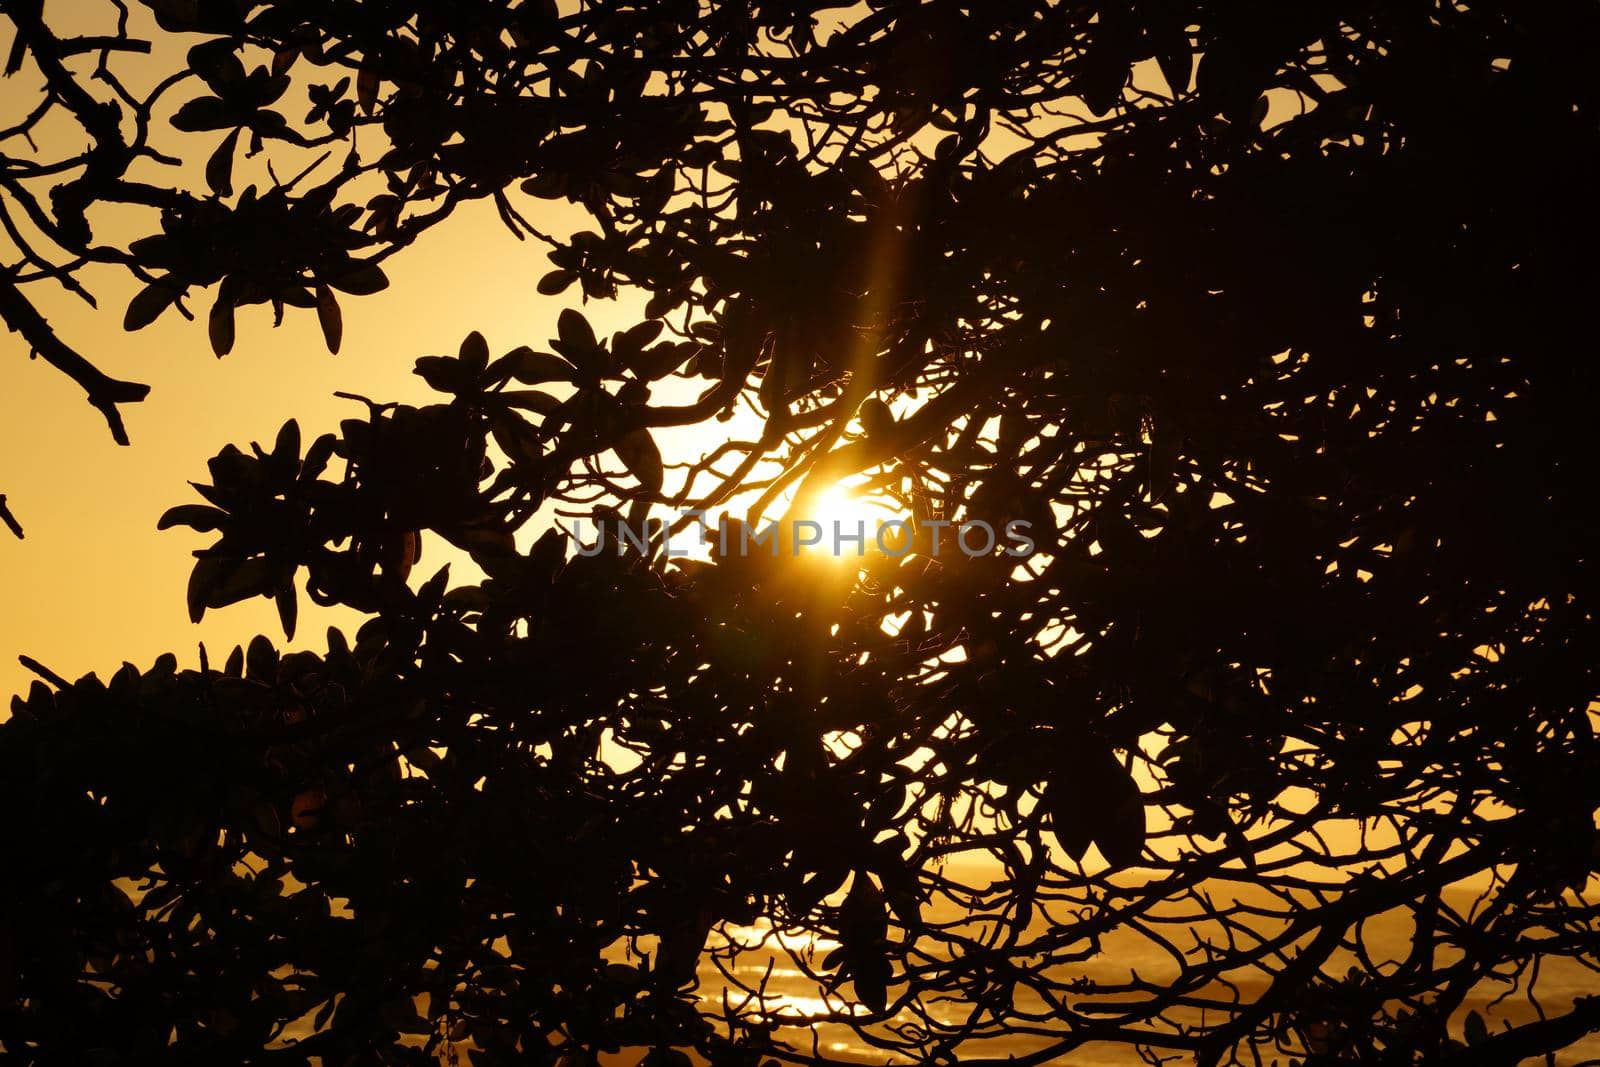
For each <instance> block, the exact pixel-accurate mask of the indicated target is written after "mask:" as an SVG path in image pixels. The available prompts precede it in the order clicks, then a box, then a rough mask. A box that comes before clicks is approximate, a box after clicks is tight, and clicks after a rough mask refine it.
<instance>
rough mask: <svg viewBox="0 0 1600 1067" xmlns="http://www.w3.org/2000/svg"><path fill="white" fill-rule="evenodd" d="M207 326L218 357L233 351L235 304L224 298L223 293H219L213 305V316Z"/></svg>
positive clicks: (212, 346)
mask: <svg viewBox="0 0 1600 1067" xmlns="http://www.w3.org/2000/svg"><path fill="white" fill-rule="evenodd" d="M206 326H207V332H208V333H209V334H210V336H211V351H213V352H215V353H216V354H217V358H218V359H221V358H222V357H223V356H225V355H227V354H228V353H229V352H232V351H233V336H234V334H233V304H232V302H231V301H228V300H225V299H223V297H222V294H221V293H218V294H217V299H216V302H215V303H213V304H212V305H211V316H210V318H209V319H208V321H207V323H206Z"/></svg>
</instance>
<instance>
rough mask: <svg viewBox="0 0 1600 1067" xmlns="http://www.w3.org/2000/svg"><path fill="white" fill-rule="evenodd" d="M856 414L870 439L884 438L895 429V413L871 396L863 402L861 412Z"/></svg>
mask: <svg viewBox="0 0 1600 1067" xmlns="http://www.w3.org/2000/svg"><path fill="white" fill-rule="evenodd" d="M856 414H857V417H858V418H860V419H861V428H862V429H863V430H865V431H866V432H867V436H868V437H882V436H883V435H884V434H886V433H888V432H889V431H891V430H893V429H894V412H893V411H890V410H889V405H888V404H885V403H884V402H883V401H882V400H880V399H879V398H878V397H875V396H869V397H867V399H865V400H863V401H862V402H861V410H860V411H858V412H857V413H856Z"/></svg>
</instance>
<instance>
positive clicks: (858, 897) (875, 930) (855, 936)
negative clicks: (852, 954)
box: [839, 871, 889, 945]
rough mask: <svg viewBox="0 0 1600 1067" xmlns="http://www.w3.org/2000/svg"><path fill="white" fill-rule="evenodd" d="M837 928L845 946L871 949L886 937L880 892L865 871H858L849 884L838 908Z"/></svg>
mask: <svg viewBox="0 0 1600 1067" xmlns="http://www.w3.org/2000/svg"><path fill="white" fill-rule="evenodd" d="M839 926H840V930H839V932H840V933H841V934H842V935H843V936H844V939H845V941H846V943H851V942H853V943H855V944H857V945H870V944H876V943H877V942H880V941H883V940H884V939H886V938H887V937H888V936H889V912H888V909H887V907H886V906H885V904H884V900H883V891H882V890H880V889H879V888H878V886H877V883H875V882H874V881H873V880H872V879H871V878H870V877H869V876H868V875H867V874H866V872H865V871H857V872H856V873H855V876H854V877H853V878H852V879H851V880H850V892H849V893H848V894H846V895H845V898H844V903H843V904H842V905H840V907H839Z"/></svg>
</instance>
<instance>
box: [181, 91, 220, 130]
mask: <svg viewBox="0 0 1600 1067" xmlns="http://www.w3.org/2000/svg"><path fill="white" fill-rule="evenodd" d="M233 124H234V123H233V119H232V117H231V116H230V115H229V113H228V105H227V104H226V103H224V102H223V100H222V98H221V97H217V96H197V97H195V98H194V99H193V100H191V101H189V102H188V103H187V104H184V105H183V106H182V107H180V108H179V109H178V111H177V113H176V114H174V115H173V116H172V126H173V128H174V129H177V130H183V131H184V132H185V133H201V132H203V131H205V130H220V129H224V128H226V127H228V126H232V125H233Z"/></svg>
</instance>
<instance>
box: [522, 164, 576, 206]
mask: <svg viewBox="0 0 1600 1067" xmlns="http://www.w3.org/2000/svg"><path fill="white" fill-rule="evenodd" d="M567 188H568V182H567V176H566V175H565V174H562V173H561V172H559V171H547V172H545V173H544V174H536V175H534V176H533V177H531V178H528V179H527V180H526V181H524V182H523V183H522V191H523V192H525V193H527V194H528V195H529V196H537V197H539V198H540V199H542V200H559V199H561V198H562V197H563V196H566V195H567Z"/></svg>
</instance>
